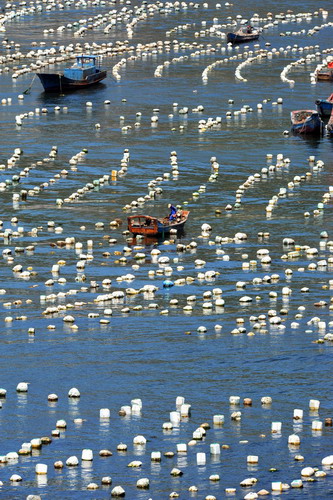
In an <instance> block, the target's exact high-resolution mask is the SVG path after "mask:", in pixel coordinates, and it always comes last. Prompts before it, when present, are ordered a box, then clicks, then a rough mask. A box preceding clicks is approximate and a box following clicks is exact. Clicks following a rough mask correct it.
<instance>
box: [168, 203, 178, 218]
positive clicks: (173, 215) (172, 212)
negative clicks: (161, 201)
mask: <svg viewBox="0 0 333 500" xmlns="http://www.w3.org/2000/svg"><path fill="white" fill-rule="evenodd" d="M168 208H170V214H169V220H175V218H176V216H177V208H176V207H174V206H173V205H171V203H169V205H168Z"/></svg>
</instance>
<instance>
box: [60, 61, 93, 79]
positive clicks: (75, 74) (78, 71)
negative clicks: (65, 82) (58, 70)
mask: <svg viewBox="0 0 333 500" xmlns="http://www.w3.org/2000/svg"><path fill="white" fill-rule="evenodd" d="M96 59H97V58H96V56H77V57H76V63H75V64H73V66H71V67H70V68H66V69H65V70H64V76H65V77H66V78H70V79H71V80H84V79H85V78H86V77H87V76H89V75H94V74H95V73H96V72H97V71H98V68H97V67H96Z"/></svg>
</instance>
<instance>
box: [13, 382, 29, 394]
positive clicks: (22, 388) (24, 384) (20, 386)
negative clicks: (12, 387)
mask: <svg viewBox="0 0 333 500" xmlns="http://www.w3.org/2000/svg"><path fill="white" fill-rule="evenodd" d="M28 385H29V382H20V383H19V384H17V386H16V391H17V392H28Z"/></svg>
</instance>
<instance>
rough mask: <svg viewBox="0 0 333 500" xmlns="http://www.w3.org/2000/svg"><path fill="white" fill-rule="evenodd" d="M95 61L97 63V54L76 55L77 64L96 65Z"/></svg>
mask: <svg viewBox="0 0 333 500" xmlns="http://www.w3.org/2000/svg"><path fill="white" fill-rule="evenodd" d="M95 63H96V56H87V55H82V56H76V64H79V65H80V66H83V65H84V64H88V65H95Z"/></svg>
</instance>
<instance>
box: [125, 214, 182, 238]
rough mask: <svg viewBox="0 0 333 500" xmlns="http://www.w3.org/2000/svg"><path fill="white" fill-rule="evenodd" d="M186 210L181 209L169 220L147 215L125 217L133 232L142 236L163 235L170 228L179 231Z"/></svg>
mask: <svg viewBox="0 0 333 500" xmlns="http://www.w3.org/2000/svg"><path fill="white" fill-rule="evenodd" d="M189 213H190V212H189V211H188V210H182V211H181V214H180V216H179V217H178V218H177V219H175V220H172V221H170V220H169V218H168V217H165V218H164V219H158V218H156V217H150V216H149V215H132V216H130V217H128V218H127V222H128V230H129V231H130V232H131V233H132V234H134V235H137V234H141V235H144V236H163V235H164V234H169V233H170V231H171V230H176V231H181V230H182V229H183V228H184V225H185V223H186V221H187V219H188V215H189Z"/></svg>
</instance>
